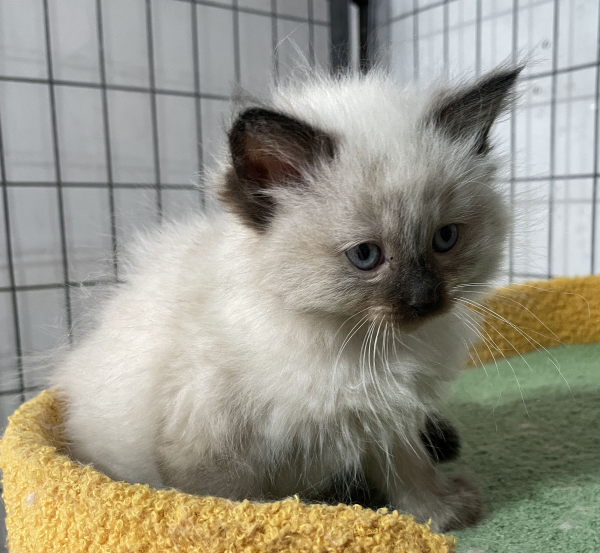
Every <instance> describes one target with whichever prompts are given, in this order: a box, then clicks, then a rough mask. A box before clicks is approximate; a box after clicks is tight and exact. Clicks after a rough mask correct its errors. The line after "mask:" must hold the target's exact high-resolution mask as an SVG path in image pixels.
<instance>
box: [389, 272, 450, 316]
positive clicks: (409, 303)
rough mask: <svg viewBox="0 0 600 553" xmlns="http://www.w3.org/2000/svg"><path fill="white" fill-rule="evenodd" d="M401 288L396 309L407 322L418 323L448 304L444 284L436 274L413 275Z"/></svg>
mask: <svg viewBox="0 0 600 553" xmlns="http://www.w3.org/2000/svg"><path fill="white" fill-rule="evenodd" d="M399 288H400V293H399V294H398V295H397V296H396V298H397V299H396V309H397V311H398V312H399V315H400V317H401V319H403V320H404V321H406V322H409V321H413V322H417V321H419V320H421V319H424V318H425V317H428V316H430V315H433V314H436V313H438V312H439V311H442V310H443V309H444V307H445V306H446V304H447V301H446V294H445V291H444V286H443V283H442V282H441V281H440V279H439V278H438V277H437V276H436V275H435V274H434V273H430V272H420V273H418V274H414V275H411V277H410V278H408V279H406V280H405V281H404V282H403V283H402V284H401V285H400V287H399Z"/></svg>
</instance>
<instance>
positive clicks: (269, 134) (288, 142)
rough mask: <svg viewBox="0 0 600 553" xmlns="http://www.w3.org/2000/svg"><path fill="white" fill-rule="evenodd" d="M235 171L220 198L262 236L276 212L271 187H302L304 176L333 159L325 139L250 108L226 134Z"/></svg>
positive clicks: (300, 125) (284, 117)
mask: <svg viewBox="0 0 600 553" xmlns="http://www.w3.org/2000/svg"><path fill="white" fill-rule="evenodd" d="M228 138H229V150H230V153H231V161H232V164H233V170H232V171H230V172H229V174H228V175H227V180H226V183H225V187H224V188H223V189H222V190H221V193H220V198H221V200H222V201H223V202H225V203H226V204H227V205H228V206H229V207H230V208H231V209H232V210H233V211H234V212H235V213H236V214H237V215H238V216H240V217H241V219H242V221H243V222H244V223H246V224H247V225H248V226H250V227H252V228H254V229H256V230H259V231H264V230H265V229H266V228H267V227H268V225H269V223H270V221H271V219H272V218H273V216H274V214H275V210H276V208H277V206H276V202H275V198H274V197H273V195H272V194H271V193H270V191H271V189H273V188H275V187H304V186H305V184H306V182H305V180H306V176H307V174H308V173H309V172H310V171H311V169H313V168H314V167H316V166H317V165H318V164H319V163H322V162H326V161H330V160H331V159H333V157H334V155H335V142H334V140H333V138H332V137H331V136H329V135H328V134H327V133H325V132H322V131H320V130H318V129H315V128H314V127H312V126H311V125H309V124H307V123H304V122H302V121H299V120H297V119H295V118H293V117H289V116H287V115H284V114H282V113H278V112H275V111H271V110H267V109H262V108H251V109H248V110H246V111H244V112H242V113H241V114H240V115H239V116H238V118H237V119H236V121H235V122H234V124H233V126H232V127H231V130H230V131H229V136H228Z"/></svg>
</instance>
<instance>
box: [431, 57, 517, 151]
mask: <svg viewBox="0 0 600 553" xmlns="http://www.w3.org/2000/svg"><path fill="white" fill-rule="evenodd" d="M522 70H523V66H522V65H520V66H517V67H511V68H508V69H506V68H502V69H497V70H495V71H492V72H491V73H488V74H487V75H484V76H483V77H481V78H480V79H478V80H477V81H475V82H474V83H473V84H470V85H466V86H462V87H460V88H458V89H454V90H450V91H446V92H443V93H442V94H440V95H439V96H438V97H437V98H435V99H434V101H433V107H432V108H430V111H429V113H428V115H427V122H428V123H429V124H433V125H434V126H435V127H436V128H437V129H439V130H440V131H442V132H443V133H445V134H446V135H447V136H449V137H450V138H452V139H453V140H457V141H458V140H460V141H472V143H473V152H474V153H475V154H477V155H484V154H487V153H488V152H489V151H490V144H489V134H490V130H491V128H492V125H493V124H494V122H495V121H496V119H497V118H498V116H499V115H500V114H501V113H502V112H503V111H505V110H506V109H507V108H508V107H509V106H510V103H511V101H512V100H513V99H514V89H515V84H516V81H517V78H518V76H519V73H521V71H522Z"/></svg>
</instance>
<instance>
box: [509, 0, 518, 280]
mask: <svg viewBox="0 0 600 553" xmlns="http://www.w3.org/2000/svg"><path fill="white" fill-rule="evenodd" d="M518 48H519V0H513V13H512V62H513V63H514V64H515V65H516V63H517V52H518ZM516 119H517V113H516V110H515V106H514V104H513V105H512V106H511V108H510V212H511V213H514V212H515V178H516V176H517V175H516V171H517V169H516V167H517V166H516V157H517V120H516ZM514 272H515V235H514V229H511V231H510V235H509V237H508V281H509V282H512V281H513V278H514Z"/></svg>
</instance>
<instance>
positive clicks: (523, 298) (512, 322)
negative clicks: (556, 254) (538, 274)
mask: <svg viewBox="0 0 600 553" xmlns="http://www.w3.org/2000/svg"><path fill="white" fill-rule="evenodd" d="M474 310H476V311H479V312H480V313H481V314H482V315H483V317H484V324H483V332H482V334H483V338H484V339H483V340H482V341H481V342H480V343H479V344H477V346H476V347H475V351H474V352H473V356H472V357H473V360H474V361H473V362H474V363H475V364H477V365H479V364H480V360H481V361H482V362H484V363H485V362H488V361H491V360H492V359H494V358H495V359H502V358H504V357H511V356H514V355H518V354H519V353H527V352H530V351H533V350H535V349H538V350H541V349H543V348H548V347H553V346H558V345H560V344H591V343H595V342H600V276H587V277H574V278H555V279H552V280H548V281H536V282H528V283H525V284H513V285H511V286H507V287H506V288H500V289H498V290H496V291H495V292H494V294H493V295H491V296H490V297H489V298H488V300H487V301H486V302H485V308H477V307H474Z"/></svg>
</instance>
